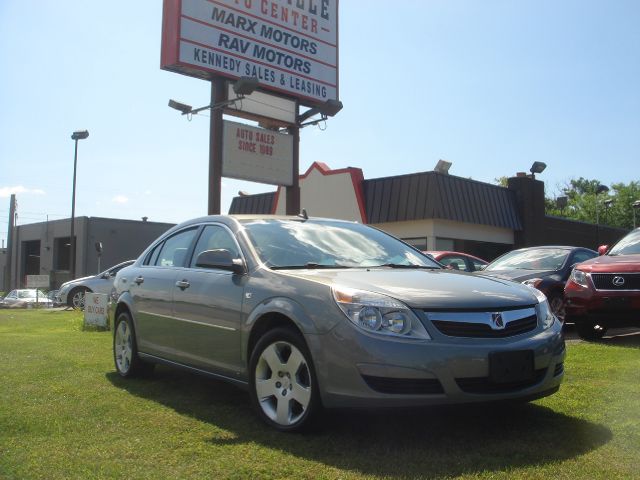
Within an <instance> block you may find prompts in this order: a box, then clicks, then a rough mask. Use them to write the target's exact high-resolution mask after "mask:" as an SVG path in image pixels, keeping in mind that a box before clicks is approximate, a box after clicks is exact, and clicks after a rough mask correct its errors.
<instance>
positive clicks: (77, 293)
mask: <svg viewBox="0 0 640 480" xmlns="http://www.w3.org/2000/svg"><path fill="white" fill-rule="evenodd" d="M88 291H89V290H87V289H86V288H76V289H75V290H72V291H71V293H69V298H68V300H67V305H69V306H70V307H71V308H73V309H74V310H84V294H85V293H87V292H88Z"/></svg>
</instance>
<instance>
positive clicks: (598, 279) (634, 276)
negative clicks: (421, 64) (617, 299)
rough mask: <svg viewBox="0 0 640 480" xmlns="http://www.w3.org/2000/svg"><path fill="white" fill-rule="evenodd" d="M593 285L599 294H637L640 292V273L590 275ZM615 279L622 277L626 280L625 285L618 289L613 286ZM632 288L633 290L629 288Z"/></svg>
mask: <svg viewBox="0 0 640 480" xmlns="http://www.w3.org/2000/svg"><path fill="white" fill-rule="evenodd" d="M589 276H590V277H591V283H593V286H594V288H595V289H596V290H597V291H599V292H607V291H608V292H637V291H639V290H640V273H635V272H625V273H610V272H607V273H594V272H592V273H590V274H589ZM614 277H622V278H624V279H625V285H623V286H621V287H616V286H615V285H613V278H614ZM629 287H631V288H629Z"/></svg>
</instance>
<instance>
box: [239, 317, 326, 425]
mask: <svg viewBox="0 0 640 480" xmlns="http://www.w3.org/2000/svg"><path fill="white" fill-rule="evenodd" d="M249 392H250V395H251V403H252V404H253V407H254V408H255V410H256V412H257V413H258V416H259V417H260V418H261V419H262V420H263V421H264V422H265V423H266V424H267V425H269V426H271V427H273V428H275V429H276V430H280V431H281V432H296V431H301V430H305V429H308V428H309V427H311V426H312V425H313V422H314V420H315V419H316V418H317V417H318V415H319V413H320V410H321V408H322V406H321V401H320V394H319V389H318V382H317V378H316V372H315V369H314V366H313V360H312V358H311V354H310V353H309V349H308V348H307V345H306V343H305V341H304V339H303V338H302V336H301V335H299V334H298V333H296V332H294V331H292V330H290V329H287V328H276V329H274V330H271V331H269V332H267V333H266V334H265V335H263V336H262V338H260V340H259V341H258V343H257V344H256V346H255V348H254V349H253V352H252V353H251V360H250V362H249Z"/></svg>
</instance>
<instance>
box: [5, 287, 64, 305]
mask: <svg viewBox="0 0 640 480" xmlns="http://www.w3.org/2000/svg"><path fill="white" fill-rule="evenodd" d="M0 304H2V306H3V307H5V308H31V307H34V306H36V305H38V306H41V307H51V306H52V305H53V302H51V300H49V298H47V294H46V293H44V292H43V291H42V290H36V289H35V288H23V289H19V290H11V291H10V292H9V294H8V295H7V296H6V297H4V299H3V300H2V301H1V302H0Z"/></svg>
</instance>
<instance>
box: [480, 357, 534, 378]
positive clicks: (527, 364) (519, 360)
mask: <svg viewBox="0 0 640 480" xmlns="http://www.w3.org/2000/svg"><path fill="white" fill-rule="evenodd" d="M532 378H533V350H516V351H511V352H491V353H490V354H489V380H491V381H492V382H493V383H513V382H524V381H527V380H531V379H532Z"/></svg>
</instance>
